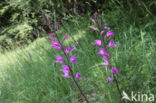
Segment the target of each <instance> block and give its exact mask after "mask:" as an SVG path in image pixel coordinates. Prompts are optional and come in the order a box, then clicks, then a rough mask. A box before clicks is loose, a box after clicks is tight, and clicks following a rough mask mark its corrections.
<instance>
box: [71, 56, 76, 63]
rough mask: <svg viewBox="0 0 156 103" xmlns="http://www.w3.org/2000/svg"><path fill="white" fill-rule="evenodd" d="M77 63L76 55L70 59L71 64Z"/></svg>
mask: <svg viewBox="0 0 156 103" xmlns="http://www.w3.org/2000/svg"><path fill="white" fill-rule="evenodd" d="M76 61H77V59H76V55H74V56H72V57H71V58H70V62H71V63H75V62H76Z"/></svg>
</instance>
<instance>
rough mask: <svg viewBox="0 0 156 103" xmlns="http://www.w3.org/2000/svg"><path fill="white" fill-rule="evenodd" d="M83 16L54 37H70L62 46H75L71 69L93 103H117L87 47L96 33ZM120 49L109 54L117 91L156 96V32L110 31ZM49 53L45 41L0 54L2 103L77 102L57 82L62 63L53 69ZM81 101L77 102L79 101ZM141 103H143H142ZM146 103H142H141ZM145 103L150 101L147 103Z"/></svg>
mask: <svg viewBox="0 0 156 103" xmlns="http://www.w3.org/2000/svg"><path fill="white" fill-rule="evenodd" d="M88 18H89V17H88V16H87V17H77V18H75V19H73V20H71V21H70V22H68V23H64V24H63V27H62V28H61V31H60V33H59V35H60V36H61V37H62V36H63V35H64V34H65V33H67V32H69V33H70V37H69V38H68V39H67V40H66V42H65V45H72V44H74V43H75V42H76V41H78V42H79V44H78V45H77V51H75V52H74V53H75V54H77V56H78V62H77V63H75V64H74V65H73V66H72V67H73V70H74V72H80V73H81V74H82V77H83V79H82V80H80V81H78V82H79V84H80V86H81V87H82V89H83V91H84V92H85V93H86V94H87V95H88V96H89V100H90V101H91V102H92V103H120V100H119V95H118V93H117V92H116V91H117V90H116V87H115V84H114V83H110V84H108V83H107V82H106V78H107V77H108V76H109V69H108V68H105V67H101V66H99V65H98V64H99V63H101V61H102V58H101V57H100V56H98V55H97V54H96V52H97V48H96V47H95V46H93V45H92V43H93V42H94V40H95V39H98V38H99V37H98V34H97V33H96V32H93V31H91V30H89V29H88V27H89V26H90V25H91V23H90V21H89V20H88ZM113 29H114V30H115V34H116V36H115V37H113V39H115V40H116V41H117V43H119V45H120V46H119V47H116V48H113V49H111V50H110V51H111V54H110V55H111V56H112V58H111V61H112V62H113V66H114V67H117V68H118V69H119V76H118V79H119V83H120V88H121V90H124V91H126V92H127V93H128V94H130V92H131V91H135V92H136V93H137V92H142V93H153V94H155V95H156V88H155V86H156V84H155V80H156V76H155V73H156V69H155V68H156V59H155V58H156V55H155V54H156V42H155V41H156V38H155V37H154V35H155V33H156V31H154V30H153V29H152V26H148V27H146V28H145V27H141V26H140V28H139V27H136V26H135V25H129V27H124V28H123V29H122V28H121V29H120V27H117V26H116V27H114V28H113ZM55 55H62V54H60V52H58V51H54V50H53V49H52V48H51V46H50V41H48V40H47V38H46V37H45V38H39V39H37V40H36V41H35V42H33V43H32V44H30V45H29V46H27V47H24V48H22V49H16V50H13V51H8V52H5V53H2V54H0V101H1V102H2V103H78V98H79V99H83V98H81V96H80V94H79V92H78V90H77V88H76V87H75V86H74V84H73V83H72V81H71V80H70V79H67V78H62V77H61V76H60V75H61V74H62V73H61V71H60V69H61V64H54V60H55ZM81 101H83V100H79V102H81ZM142 103H143V102H142ZM146 103H147V102H146ZM149 103H150V102H149Z"/></svg>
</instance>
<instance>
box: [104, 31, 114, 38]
mask: <svg viewBox="0 0 156 103" xmlns="http://www.w3.org/2000/svg"><path fill="white" fill-rule="evenodd" d="M113 35H114V32H113V31H108V32H107V34H106V36H107V37H111V36H113Z"/></svg>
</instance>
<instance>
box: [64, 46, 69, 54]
mask: <svg viewBox="0 0 156 103" xmlns="http://www.w3.org/2000/svg"><path fill="white" fill-rule="evenodd" d="M69 52H70V46H67V47H66V50H65V53H66V54H68V53H69Z"/></svg>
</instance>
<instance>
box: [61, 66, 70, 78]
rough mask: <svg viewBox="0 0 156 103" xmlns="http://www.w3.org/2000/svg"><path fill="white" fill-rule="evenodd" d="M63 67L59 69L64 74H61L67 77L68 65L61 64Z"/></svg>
mask: <svg viewBox="0 0 156 103" xmlns="http://www.w3.org/2000/svg"><path fill="white" fill-rule="evenodd" d="M62 67H63V69H61V71H62V72H63V73H64V75H62V77H65V78H69V77H70V76H69V71H70V68H69V66H68V65H62Z"/></svg>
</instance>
